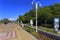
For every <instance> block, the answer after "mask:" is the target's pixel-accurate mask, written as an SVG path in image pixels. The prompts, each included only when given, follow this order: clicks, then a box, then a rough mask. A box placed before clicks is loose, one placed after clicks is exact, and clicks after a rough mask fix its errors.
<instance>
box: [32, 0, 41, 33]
mask: <svg viewBox="0 0 60 40" xmlns="http://www.w3.org/2000/svg"><path fill="white" fill-rule="evenodd" d="M33 1H34V0H33ZM34 2H35V6H36V32H37V29H38V28H37V9H38V4H39V3H37V2H36V1H34ZM34 2H32V4H34ZM39 6H41V4H40V5H39Z"/></svg>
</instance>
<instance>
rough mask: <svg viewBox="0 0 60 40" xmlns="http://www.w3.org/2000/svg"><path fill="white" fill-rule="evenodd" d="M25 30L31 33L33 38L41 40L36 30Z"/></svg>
mask: <svg viewBox="0 0 60 40" xmlns="http://www.w3.org/2000/svg"><path fill="white" fill-rule="evenodd" d="M25 30H26V31H27V32H29V33H31V34H32V35H33V36H35V37H36V38H37V39H38V38H39V34H38V32H35V30H34V29H33V28H31V27H27V28H25Z"/></svg>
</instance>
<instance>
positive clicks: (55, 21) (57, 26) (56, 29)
mask: <svg viewBox="0 0 60 40" xmlns="http://www.w3.org/2000/svg"><path fill="white" fill-rule="evenodd" d="M54 28H55V31H58V28H59V18H54Z"/></svg>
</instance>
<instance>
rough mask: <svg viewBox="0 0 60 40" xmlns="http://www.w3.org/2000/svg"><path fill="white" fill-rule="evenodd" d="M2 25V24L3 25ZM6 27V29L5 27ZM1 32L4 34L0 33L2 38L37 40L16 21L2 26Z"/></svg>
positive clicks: (9, 39)
mask: <svg viewBox="0 0 60 40" xmlns="http://www.w3.org/2000/svg"><path fill="white" fill-rule="evenodd" d="M1 26H2V25H0V27H1ZM4 28H5V29H4ZM0 31H1V32H2V31H3V33H0V34H4V35H0V40H37V39H36V38H35V37H34V36H32V35H31V34H30V33H28V32H26V31H25V30H24V29H22V28H21V27H20V26H19V25H17V24H15V23H9V24H7V25H3V26H2V27H1V30H0Z"/></svg>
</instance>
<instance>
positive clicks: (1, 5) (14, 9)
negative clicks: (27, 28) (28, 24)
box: [0, 0, 60, 20]
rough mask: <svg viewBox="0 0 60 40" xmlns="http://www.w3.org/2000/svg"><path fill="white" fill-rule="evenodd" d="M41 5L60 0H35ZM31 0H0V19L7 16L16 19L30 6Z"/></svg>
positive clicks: (51, 3) (59, 0)
mask: <svg viewBox="0 0 60 40" xmlns="http://www.w3.org/2000/svg"><path fill="white" fill-rule="evenodd" d="M37 1H38V2H40V3H41V5H42V7H43V6H49V5H53V4H55V3H60V0H37ZM31 3H32V0H0V20H1V19H3V18H8V19H10V20H16V19H17V18H18V16H19V15H24V14H25V12H28V11H29V10H30V9H31V8H32V4H31Z"/></svg>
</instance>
